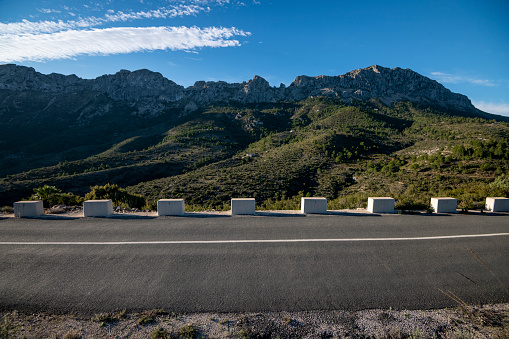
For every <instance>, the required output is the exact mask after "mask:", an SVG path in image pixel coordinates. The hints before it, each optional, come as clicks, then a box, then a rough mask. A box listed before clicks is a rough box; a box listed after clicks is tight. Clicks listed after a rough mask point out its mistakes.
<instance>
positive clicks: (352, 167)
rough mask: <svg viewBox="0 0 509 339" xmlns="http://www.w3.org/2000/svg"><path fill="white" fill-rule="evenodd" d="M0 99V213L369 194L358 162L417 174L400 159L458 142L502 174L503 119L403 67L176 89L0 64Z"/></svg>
mask: <svg viewBox="0 0 509 339" xmlns="http://www.w3.org/2000/svg"><path fill="white" fill-rule="evenodd" d="M0 102H1V103H2V104H1V106H0V128H1V129H2V131H3V133H2V134H1V135H0V144H1V146H2V147H1V148H0V192H1V193H2V194H1V195H0V204H10V203H11V202H12V201H14V200H18V199H21V198H23V197H27V196H29V195H30V194H31V192H32V189H33V188H35V187H38V186H41V185H43V184H50V185H56V186H58V187H59V188H61V189H63V190H64V191H72V192H74V193H76V194H81V195H83V194H84V193H86V192H88V190H89V187H90V186H92V185H102V184H106V183H108V182H110V183H116V184H119V185H121V186H123V187H126V186H130V188H129V190H130V191H132V192H135V193H141V194H143V195H145V196H146V197H148V198H149V199H151V200H155V199H158V198H162V197H184V198H185V199H186V200H187V201H189V202H190V203H194V204H199V205H209V206H215V207H217V206H222V204H223V203H225V202H227V201H228V199H229V198H230V197H232V196H245V195H249V196H256V197H257V199H259V200H260V201H268V200H270V199H275V198H276V197H279V198H282V197H292V196H298V195H299V194H303V193H307V194H320V195H324V196H327V197H328V198H330V199H334V198H337V197H339V196H341V195H342V194H344V193H345V192H347V191H348V190H349V187H358V188H360V187H362V186H363V185H368V186H369V185H370V184H367V183H361V182H362V180H364V179H362V180H360V179H359V178H361V177H362V175H361V172H359V171H362V170H364V171H367V170H368V167H367V162H368V161H372V162H373V161H374V165H373V166H375V167H370V168H378V167H379V168H378V169H379V170H380V171H381V169H382V168H384V166H389V164H392V165H390V166H392V167H391V168H392V169H391V171H390V172H391V173H393V172H392V170H393V169H395V168H398V171H399V169H402V168H405V171H406V170H409V171H413V170H411V168H410V167H411V166H413V165H415V166H414V167H416V168H417V165H416V164H411V163H410V162H409V161H408V159H407V158H405V157H410V158H411V157H412V154H413V153H415V154H421V153H419V152H427V153H426V154H428V153H429V154H430V155H433V154H435V155H436V154H437V153H439V152H438V151H439V150H440V149H442V151H440V154H443V155H444V157H446V156H447V154H450V153H451V152H452V149H453V148H454V147H455V146H458V147H459V146H460V145H462V146H464V147H466V149H469V147H471V149H472V154H473V152H474V151H473V150H474V148H475V149H479V148H483V149H486V150H485V151H482V152H484V153H485V154H484V155H486V156H487V154H493V156H491V158H489V159H488V158H486V159H485V158H482V157H481V158H479V157H478V156H477V158H475V157H473V158H472V159H470V160H469V162H472V163H473V164H476V165H475V166H477V167H476V168H480V166H481V165H482V164H484V163H488V162H489V166H488V165H486V166H485V169H488V168H490V171H491V172H490V171H487V172H486V173H485V174H486V178H487V179H489V180H493V178H494V175H495V174H496V173H495V172H496V171H498V173H500V171H502V172H504V171H507V168H508V166H507V160H506V158H504V157H505V154H506V146H504V145H506V144H504V143H507V141H508V140H507V137H508V135H509V131H508V129H507V124H506V123H504V122H501V123H493V122H492V121H489V120H486V119H488V118H489V119H494V118H497V120H498V121H503V120H504V118H503V117H498V116H494V115H489V114H487V113H484V112H481V111H478V110H477V109H475V107H473V106H472V104H471V103H470V100H468V98H466V97H465V96H463V95H460V94H455V93H452V92H450V91H449V90H447V89H446V88H445V87H443V86H442V85H440V84H438V83H437V82H436V81H433V80H430V79H428V78H426V77H423V76H421V75H419V74H417V73H415V72H413V71H411V70H404V69H400V68H395V69H392V70H391V69H387V68H383V67H380V66H371V67H368V68H365V69H362V70H356V71H352V72H349V73H347V74H345V75H341V76H335V77H326V76H319V77H305V76H301V77H297V78H296V80H295V81H294V82H293V83H292V84H291V85H290V86H288V87H285V86H281V87H278V88H276V87H270V86H269V84H268V83H267V82H266V81H265V80H264V79H262V78H260V77H254V79H252V80H250V81H249V82H244V83H241V84H228V83H225V82H197V83H196V84H195V85H194V86H191V87H188V88H184V87H182V86H179V85H177V84H175V83H174V82H172V81H170V80H168V79H165V78H164V77H163V76H162V75H160V74H158V73H154V72H150V71H148V70H140V71H135V72H129V71H120V72H118V73H117V74H115V75H105V76H102V77H99V78H97V79H92V80H86V79H80V78H78V77H76V76H63V75H58V74H50V75H42V74H40V73H37V72H36V71H35V70H33V69H31V68H26V67H20V66H15V65H3V66H0ZM490 139H491V140H493V142H492V143H491V144H489V142H488V141H487V140H490ZM475 140H481V141H483V142H485V143H486V144H483V145H481V146H479V145H476V146H475V147H474V146H472V145H471V143H472V142H474V141H475ZM490 142H491V141H490ZM491 148H493V150H491ZM498 148H500V150H499V151H497V152H498V153H497V154H498V155H495V150H494V149H498ZM482 152H481V153H482ZM481 155H482V154H481ZM400 156H403V158H404V160H398V162H397V163H396V162H395V160H394V159H395V158H397V159H400ZM405 159H406V160H405ZM393 160H394V161H393ZM399 161H402V163H401V164H400V163H399ZM454 161H463V160H458V159H455V160H454ZM377 166H378V167H377ZM390 166H389V167H390ZM451 171H452V172H454V171H458V170H457V169H455V170H452V169H451ZM428 172H429V173H431V172H433V173H434V171H432V170H431V169H430V170H428ZM428 172H422V173H421V172H416V173H414V174H415V176H416V177H418V178H420V177H422V176H423V175H427V174H426V173H428ZM371 173H374V172H373V171H371ZM429 173H428V174H429ZM393 174H394V173H393ZM383 175H385V174H383ZM435 175H436V173H435ZM473 176H475V175H473ZM473 176H472V177H473ZM465 178H469V176H468V175H467V176H465ZM370 180H371V179H370ZM405 180H407V179H405ZM465 180H467V179H465ZM468 180H470V179H468ZM382 181H383V180H378V182H379V183H381V182H382ZM432 181H434V180H432ZM356 185H357V186H356ZM359 185H360V186H359ZM373 185H374V183H373Z"/></svg>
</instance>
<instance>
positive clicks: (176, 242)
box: [0, 233, 509, 245]
mask: <svg viewBox="0 0 509 339" xmlns="http://www.w3.org/2000/svg"><path fill="white" fill-rule="evenodd" d="M498 236H509V233H490V234H463V235H442V236H434V237H413V238H345V239H341V238H340V239H247V240H168V241H33V242H29V241H2V242H0V245H191V244H203V245H207V244H263V243H299V242H363V241H413V240H441V239H462V238H486V237H498Z"/></svg>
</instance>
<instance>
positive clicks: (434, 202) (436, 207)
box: [431, 197, 458, 213]
mask: <svg viewBox="0 0 509 339" xmlns="http://www.w3.org/2000/svg"><path fill="white" fill-rule="evenodd" d="M431 207H432V208H433V211H434V212H435V213H456V208H457V207H458V200H456V199H455V198H449V197H446V198H431Z"/></svg>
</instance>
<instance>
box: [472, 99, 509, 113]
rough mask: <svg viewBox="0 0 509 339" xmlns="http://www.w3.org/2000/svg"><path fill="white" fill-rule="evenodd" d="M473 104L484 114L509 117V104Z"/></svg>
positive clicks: (478, 102) (483, 102)
mask: <svg viewBox="0 0 509 339" xmlns="http://www.w3.org/2000/svg"><path fill="white" fill-rule="evenodd" d="M472 104H474V106H475V107H477V108H479V109H480V110H481V111H484V112H488V113H493V114H499V115H505V116H509V104H506V103H503V102H500V103H494V102H485V101H473V102H472Z"/></svg>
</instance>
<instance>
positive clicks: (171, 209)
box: [157, 199, 186, 215]
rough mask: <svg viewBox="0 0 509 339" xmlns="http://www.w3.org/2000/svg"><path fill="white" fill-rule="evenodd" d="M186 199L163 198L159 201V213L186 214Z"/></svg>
mask: <svg viewBox="0 0 509 339" xmlns="http://www.w3.org/2000/svg"><path fill="white" fill-rule="evenodd" d="M185 210H186V207H185V203H184V199H161V200H158V201H157V215H184V214H185Z"/></svg>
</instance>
